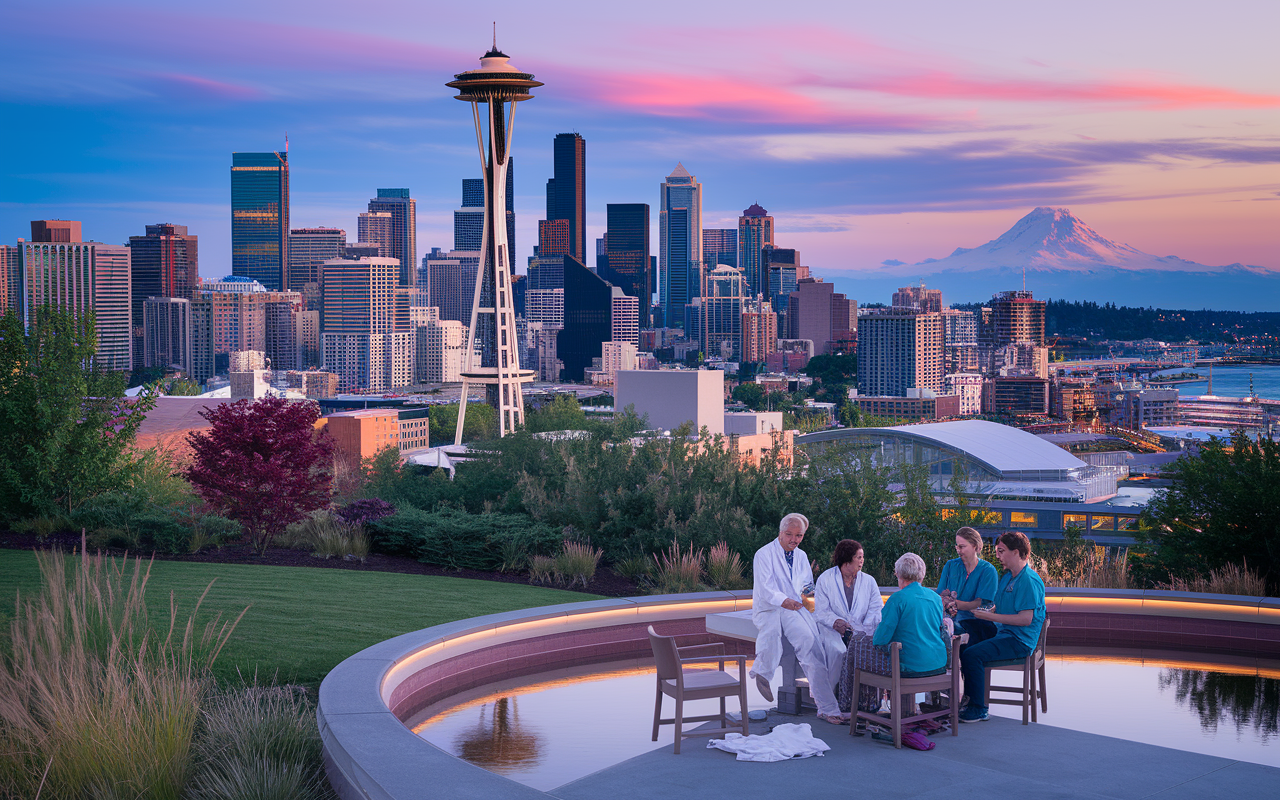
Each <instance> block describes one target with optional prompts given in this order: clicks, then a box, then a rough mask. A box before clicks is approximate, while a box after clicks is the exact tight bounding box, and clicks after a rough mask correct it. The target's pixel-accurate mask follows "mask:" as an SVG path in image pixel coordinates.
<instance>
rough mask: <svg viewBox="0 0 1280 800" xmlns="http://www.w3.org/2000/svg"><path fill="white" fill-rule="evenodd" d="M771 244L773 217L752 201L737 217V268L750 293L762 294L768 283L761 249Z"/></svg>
mask: <svg viewBox="0 0 1280 800" xmlns="http://www.w3.org/2000/svg"><path fill="white" fill-rule="evenodd" d="M771 244H773V217H771V216H769V212H768V211H765V210H764V209H763V208H761V207H760V204H759V203H752V204H751V205H750V206H749V207H747V208H746V209H744V210H743V212H742V216H740V217H738V269H740V270H742V276H743V278H745V279H746V281H747V285H748V286H750V287H751V293H752V294H763V293H764V292H765V291H766V287H767V286H768V285H769V275H768V273H767V272H766V271H765V270H764V267H763V262H762V260H761V251H762V250H763V249H764V247H765V245H771Z"/></svg>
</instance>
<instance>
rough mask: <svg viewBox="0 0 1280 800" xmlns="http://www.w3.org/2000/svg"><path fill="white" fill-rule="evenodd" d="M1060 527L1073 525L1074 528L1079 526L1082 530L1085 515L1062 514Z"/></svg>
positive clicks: (1064, 527)
mask: <svg viewBox="0 0 1280 800" xmlns="http://www.w3.org/2000/svg"><path fill="white" fill-rule="evenodd" d="M1062 527H1063V529H1066V528H1072V527H1075V528H1079V529H1080V530H1084V528H1085V515H1084V514H1063V515H1062Z"/></svg>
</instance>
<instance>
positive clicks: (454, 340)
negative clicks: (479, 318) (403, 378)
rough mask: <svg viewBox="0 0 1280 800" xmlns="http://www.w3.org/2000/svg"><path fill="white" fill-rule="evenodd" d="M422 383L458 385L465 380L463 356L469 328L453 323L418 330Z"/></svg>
mask: <svg viewBox="0 0 1280 800" xmlns="http://www.w3.org/2000/svg"><path fill="white" fill-rule="evenodd" d="M417 343H418V381H419V382H424V383H457V382H458V381H460V380H462V354H463V349H464V348H466V346H467V326H466V325H463V324H462V323H461V322H458V321H456V320H451V319H435V320H429V321H427V323H426V324H425V325H420V326H418V337H417Z"/></svg>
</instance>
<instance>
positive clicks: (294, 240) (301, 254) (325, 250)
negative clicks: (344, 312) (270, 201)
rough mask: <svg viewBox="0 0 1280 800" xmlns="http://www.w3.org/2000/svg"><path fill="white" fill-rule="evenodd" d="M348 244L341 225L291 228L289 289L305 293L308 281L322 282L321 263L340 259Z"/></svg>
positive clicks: (345, 233) (312, 282)
mask: <svg viewBox="0 0 1280 800" xmlns="http://www.w3.org/2000/svg"><path fill="white" fill-rule="evenodd" d="M346 244H347V232H346V231H345V230H343V229H342V228H294V229H293V230H291V231H289V291H291V292H301V293H303V294H304V295H306V294H307V284H308V283H311V284H317V285H318V284H319V283H320V265H321V264H323V263H324V262H326V261H328V260H329V259H331V258H341V257H342V253H343V250H344V248H345V247H346ZM316 310H319V309H318V308H317V309H316Z"/></svg>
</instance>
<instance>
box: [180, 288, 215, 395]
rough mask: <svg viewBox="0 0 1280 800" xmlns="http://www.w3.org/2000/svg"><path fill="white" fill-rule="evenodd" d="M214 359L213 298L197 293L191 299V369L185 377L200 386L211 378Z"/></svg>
mask: <svg viewBox="0 0 1280 800" xmlns="http://www.w3.org/2000/svg"><path fill="white" fill-rule="evenodd" d="M215 358H216V352H215V347H214V339H213V298H212V296H210V295H208V294H205V293H203V292H198V293H197V294H196V295H195V297H193V298H192V299H191V369H190V371H188V372H187V377H189V378H191V380H193V381H195V382H197V383H201V384H203V383H204V382H205V381H207V380H209V379H210V378H212V377H213V374H214V371H215V370H214V366H215V364H216V361H215Z"/></svg>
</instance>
